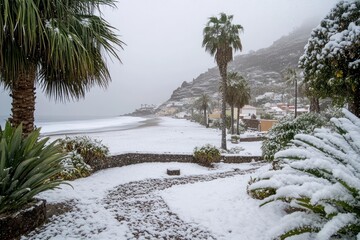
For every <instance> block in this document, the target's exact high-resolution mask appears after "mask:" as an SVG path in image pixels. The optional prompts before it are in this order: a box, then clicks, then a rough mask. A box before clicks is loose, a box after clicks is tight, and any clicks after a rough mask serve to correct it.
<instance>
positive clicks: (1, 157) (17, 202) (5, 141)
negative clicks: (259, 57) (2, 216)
mask: <svg viewBox="0 0 360 240" xmlns="http://www.w3.org/2000/svg"><path fill="white" fill-rule="evenodd" d="M39 135H40V130H39V129H38V130H35V131H33V132H31V133H30V134H29V135H28V136H27V137H23V136H22V126H21V125H20V126H19V127H17V128H16V129H15V128H13V127H11V125H10V123H6V125H5V129H4V130H1V129H0V213H4V212H7V211H12V210H17V209H19V208H21V207H22V206H24V205H25V204H26V203H28V202H31V201H32V200H33V197H34V196H35V195H36V194H38V193H40V192H43V191H46V190H48V189H54V188H56V187H57V186H58V185H59V184H61V183H62V180H60V179H55V178H53V177H54V176H55V175H57V174H58V173H59V172H61V171H62V170H63V167H62V165H61V164H60V162H61V160H62V159H63V157H64V154H62V153H61V150H60V147H59V145H58V144H57V143H56V142H52V143H50V144H47V142H48V138H44V139H41V140H39Z"/></svg>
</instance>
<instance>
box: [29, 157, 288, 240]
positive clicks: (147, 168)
mask: <svg viewBox="0 0 360 240" xmlns="http://www.w3.org/2000/svg"><path fill="white" fill-rule="evenodd" d="M253 167H254V166H253V165H252V164H223V163H221V164H218V165H217V166H216V168H215V169H208V168H204V167H201V166H199V165H196V164H190V163H176V162H174V163H143V164H136V165H130V166H126V167H121V168H113V169H107V170H102V171H99V172H97V173H95V174H93V175H91V176H90V177H87V178H83V179H78V180H75V181H72V182H71V185H72V187H73V188H71V187H70V186H68V185H63V186H62V187H61V188H60V189H56V190H51V191H47V192H44V193H41V194H40V195H38V197H39V198H43V199H46V201H47V203H48V204H54V203H61V202H69V201H73V203H74V204H75V207H74V208H75V210H74V211H72V212H68V213H65V214H63V215H60V216H58V217H55V218H53V219H52V220H51V221H50V223H48V224H46V225H45V228H44V229H42V230H41V231H40V233H38V234H35V233H33V234H34V235H30V236H31V237H30V239H42V238H48V237H49V236H52V239H65V238H66V239H78V238H79V237H80V238H83V237H84V236H86V238H90V239H94V238H95V239H127V237H126V236H128V235H129V229H128V227H127V226H126V224H124V223H120V222H118V221H117V220H116V219H115V218H114V216H113V213H111V212H110V211H109V210H108V209H106V208H105V204H104V202H103V199H104V198H105V197H106V195H107V194H108V192H109V191H110V190H112V189H114V187H116V186H118V185H119V184H125V183H129V182H132V181H138V180H144V179H153V178H155V179H157V178H160V179H161V178H164V179H165V178H173V177H171V176H168V175H167V174H166V170H167V169H169V168H176V169H181V175H182V176H190V175H199V174H213V173H216V172H224V171H229V170H233V169H234V168H238V169H240V170H244V169H249V168H253ZM268 168H269V165H266V166H264V167H262V168H260V170H259V171H265V170H267V169H268ZM250 175H251V174H250V173H249V174H246V175H243V176H238V177H233V178H229V179H222V180H215V181H211V182H207V183H197V184H188V185H184V186H181V187H180V186H176V187H173V188H169V189H167V190H164V191H160V192H158V193H157V194H159V195H160V196H162V197H164V198H165V201H166V203H167V204H168V205H169V206H170V209H171V210H172V211H174V212H175V213H176V214H179V217H180V218H181V219H183V220H185V221H190V222H191V223H192V224H195V225H202V226H204V227H206V228H207V229H209V230H210V231H214V232H215V233H216V234H217V235H219V236H220V237H221V236H224V237H225V238H219V239H240V238H242V237H243V236H246V238H245V239H249V240H251V239H254V240H257V239H262V238H258V237H259V236H261V234H263V233H264V232H265V231H266V230H268V229H269V228H270V227H271V226H273V225H275V224H276V222H277V221H278V220H279V219H280V217H281V216H282V215H283V213H282V212H281V211H280V212H278V209H277V208H273V207H271V208H266V207H265V208H263V209H259V201H257V200H253V199H250V198H249V196H248V195H247V194H246V184H247V181H248V180H249V178H250ZM133 190H136V189H133ZM189 203H192V204H193V205H192V206H191V205H189ZM194 204H195V205H194ZM174 206H177V207H174ZM200 206H202V207H200ZM177 208H180V209H183V211H180V212H179V211H178V210H177ZM195 209H197V210H196V211H194V212H193V213H191V212H192V211H193V210H195ZM184 211H186V212H184ZM201 212H203V214H204V215H203V216H206V217H202V218H198V217H196V216H201V215H202V214H201ZM187 214H188V215H187ZM193 214H196V216H195V217H193V216H194V215H193ZM209 218H212V220H210V219H209ZM230 223H231V225H230ZM237 224H240V225H237ZM239 226H242V227H239ZM213 227H214V228H213ZM98 231H99V232H100V233H99V234H98ZM94 232H95V233H94ZM228 237H229V238H228ZM23 239H27V238H26V237H23ZM263 239H266V238H263Z"/></svg>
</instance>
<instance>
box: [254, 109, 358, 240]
mask: <svg viewBox="0 0 360 240" xmlns="http://www.w3.org/2000/svg"><path fill="white" fill-rule="evenodd" d="M343 112H344V114H345V118H333V119H331V122H332V123H333V124H334V126H335V130H330V129H325V128H322V129H316V130H315V131H314V134H313V135H307V134H298V135H296V136H295V139H294V140H293V144H294V146H293V147H290V148H289V149H286V150H283V151H280V152H278V153H277V154H275V159H276V160H277V161H279V162H280V166H281V169H279V170H276V171H269V172H267V173H264V174H263V175H261V176H260V178H259V179H258V180H256V181H253V183H252V184H251V185H250V186H249V192H250V193H252V194H251V195H252V196H261V198H264V199H263V200H262V201H263V203H262V205H265V204H270V203H272V202H274V201H281V202H284V203H285V206H286V210H290V212H291V213H290V214H289V215H286V216H285V217H284V218H283V219H282V221H281V224H280V225H279V226H278V228H275V229H273V230H272V231H273V232H272V235H273V236H275V238H277V239H278V238H280V239H285V238H287V237H290V236H293V235H300V234H304V233H306V234H308V235H309V236H308V237H309V238H310V239H324V240H325V239H360V120H359V119H358V118H357V117H355V116H354V115H353V114H351V113H350V112H348V111H347V110H343ZM304 239H306V238H304Z"/></svg>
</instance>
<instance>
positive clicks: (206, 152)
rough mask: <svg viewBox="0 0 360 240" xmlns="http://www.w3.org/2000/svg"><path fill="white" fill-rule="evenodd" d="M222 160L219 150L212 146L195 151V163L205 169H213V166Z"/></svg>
mask: <svg viewBox="0 0 360 240" xmlns="http://www.w3.org/2000/svg"><path fill="white" fill-rule="evenodd" d="M220 159H221V154H220V151H219V149H217V148H216V147H215V146H212V145H210V144H206V145H205V146H203V147H201V148H198V147H196V148H195V149H194V161H195V162H196V163H198V164H200V165H202V166H205V167H212V164H213V163H215V162H219V161H220Z"/></svg>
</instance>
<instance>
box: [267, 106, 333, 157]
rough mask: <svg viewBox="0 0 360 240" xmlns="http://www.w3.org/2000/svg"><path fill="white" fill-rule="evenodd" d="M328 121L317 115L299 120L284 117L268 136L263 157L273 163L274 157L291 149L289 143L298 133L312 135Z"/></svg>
mask: <svg viewBox="0 0 360 240" xmlns="http://www.w3.org/2000/svg"><path fill="white" fill-rule="evenodd" d="M325 124H326V120H325V118H324V117H322V116H321V115H319V114H316V113H305V114H302V115H300V116H299V117H297V118H295V119H294V118H293V117H284V118H282V119H281V120H280V121H279V122H278V123H277V124H276V125H274V126H273V127H272V128H271V129H270V130H269V132H268V133H267V134H266V139H265V140H264V141H263V144H262V147H261V149H262V155H263V158H264V159H265V160H267V161H273V160H274V155H275V153H277V152H278V151H280V150H283V149H286V148H287V147H289V146H290V145H289V143H290V142H291V140H292V139H294V136H295V135H296V134H298V133H311V132H312V131H313V130H314V129H315V128H317V127H322V126H324V125H325Z"/></svg>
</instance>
